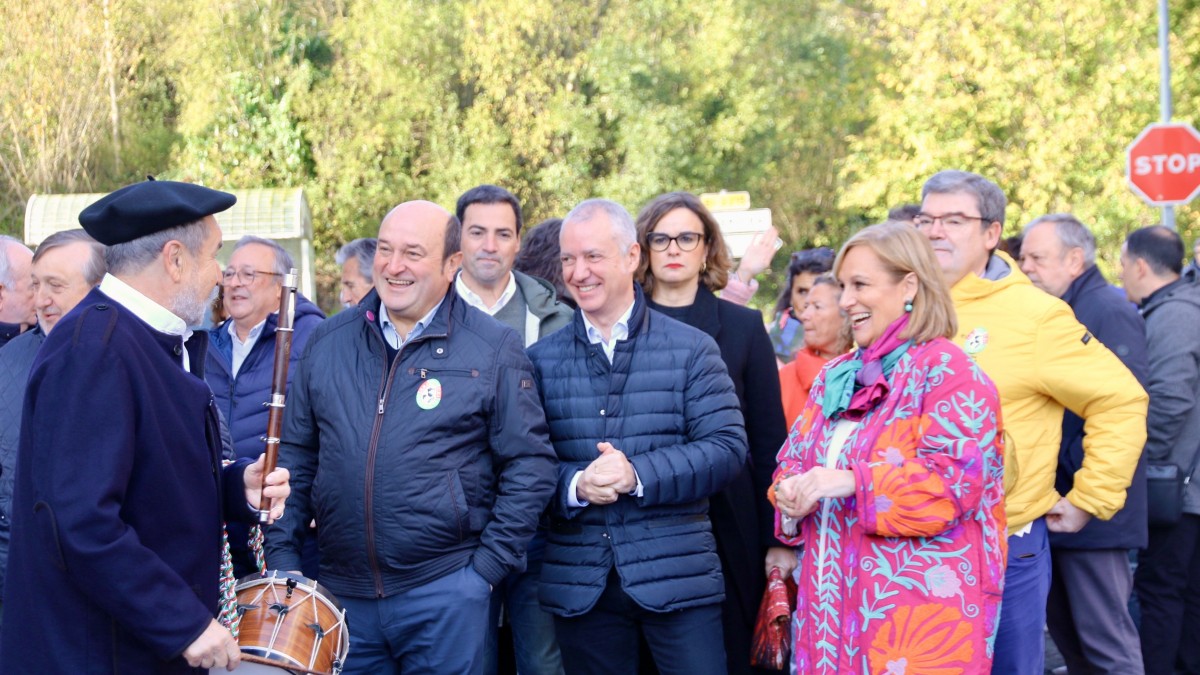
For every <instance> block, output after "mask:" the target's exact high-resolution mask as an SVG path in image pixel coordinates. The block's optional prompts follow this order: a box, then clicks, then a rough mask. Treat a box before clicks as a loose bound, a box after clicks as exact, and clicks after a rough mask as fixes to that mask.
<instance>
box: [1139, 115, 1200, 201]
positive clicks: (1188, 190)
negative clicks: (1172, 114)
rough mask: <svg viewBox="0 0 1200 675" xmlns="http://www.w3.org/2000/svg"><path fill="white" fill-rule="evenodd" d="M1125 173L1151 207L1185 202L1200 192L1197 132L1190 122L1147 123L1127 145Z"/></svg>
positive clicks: (1199, 150)
mask: <svg viewBox="0 0 1200 675" xmlns="http://www.w3.org/2000/svg"><path fill="white" fill-rule="evenodd" d="M1125 175H1126V176H1127V177H1128V178H1129V185H1130V186H1131V187H1133V191H1134V192H1136V193H1138V194H1139V195H1141V197H1142V199H1145V200H1146V202H1147V203H1149V204H1150V205H1151V206H1170V205H1172V204H1186V203H1188V202H1189V201H1191V200H1192V197H1195V196H1196V193H1197V192H1200V134H1197V133H1196V130H1195V129H1193V128H1192V125H1190V124H1151V125H1150V126H1148V127H1146V128H1145V129H1142V133H1140V134H1138V137H1137V138H1135V139H1133V142H1132V143H1130V144H1129V150H1128V156H1127V159H1126V163H1125Z"/></svg>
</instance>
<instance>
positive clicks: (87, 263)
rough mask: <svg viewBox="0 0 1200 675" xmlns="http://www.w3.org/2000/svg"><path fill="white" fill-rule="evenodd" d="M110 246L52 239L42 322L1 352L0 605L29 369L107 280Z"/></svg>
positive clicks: (43, 250)
mask: <svg viewBox="0 0 1200 675" xmlns="http://www.w3.org/2000/svg"><path fill="white" fill-rule="evenodd" d="M104 270H105V267H104V247H103V246H101V245H100V244H99V242H97V241H96V240H95V239H92V238H91V237H89V236H88V234H87V233H86V232H84V231H83V230H66V231H64V232H56V233H54V234H52V235H50V236H49V237H46V239H45V241H43V242H42V244H41V246H38V250H37V253H35V254H34V256H33V265H32V283H31V288H32V289H33V297H34V306H35V307H36V311H37V317H38V323H37V325H36V326H34V327H33V328H32V329H31V330H27V331H25V332H24V333H22V334H20V335H18V336H17V337H16V338H14V339H13V340H12V341H10V342H9V343H8V344H7V345H4V347H2V348H0V602H2V600H3V590H4V588H3V587H4V570H5V568H6V567H7V564H8V542H9V535H10V530H11V527H12V519H11V518H10V516H9V514H10V513H12V492H13V478H14V473H15V469H16V460H17V442H18V440H19V439H20V436H21V409H22V405H23V403H24V400H25V383H26V381H27V380H28V378H29V369H30V368H31V367H32V366H33V359H34V357H35V356H37V351H38V348H39V347H41V346H42V342H44V341H45V339H46V334H47V333H49V332H50V331H51V329H53V328H54V326H55V324H57V323H58V320H59V319H61V318H62V317H63V315H65V314H66V313H67V312H70V311H71V309H72V308H74V307H75V305H77V304H79V301H80V300H82V299H83V297H84V296H85V295H87V294H88V291H90V290H91V289H92V288H93V287H95V286H96V285H97V284H99V283H100V279H101V277H103V276H104Z"/></svg>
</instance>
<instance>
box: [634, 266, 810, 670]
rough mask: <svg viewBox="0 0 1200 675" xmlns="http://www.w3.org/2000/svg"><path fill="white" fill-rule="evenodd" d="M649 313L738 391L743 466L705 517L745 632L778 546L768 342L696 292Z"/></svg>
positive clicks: (751, 317) (775, 401)
mask: <svg viewBox="0 0 1200 675" xmlns="http://www.w3.org/2000/svg"><path fill="white" fill-rule="evenodd" d="M649 305H650V307H652V308H653V309H656V310H658V311H661V312H663V313H664V314H667V315H668V316H671V317H672V318H675V319H678V320H680V321H683V322H684V323H686V324H688V325H689V326H693V327H695V328H699V329H700V330H702V331H704V332H705V333H707V334H708V335H709V336H711V337H712V338H713V339H714V340H716V341H717V347H719V348H720V350H721V360H723V361H724V362H725V367H726V368H727V369H728V370H729V378H730V379H731V380H733V387H734V390H736V391H737V396H738V403H739V404H740V405H741V408H742V417H743V418H744V419H745V422H746V438H747V440H748V441H749V450H750V451H749V459H748V462H747V466H746V468H745V469H744V470H743V471H742V473H741V474H740V475H739V476H738V477H737V479H735V480H734V481H733V483H731V484H730V486H729V487H727V488H725V489H724V490H722V491H721V492H719V493H717V494H715V495H713V496H712V497H711V498H710V499H709V512H708V515H709V517H710V518H711V519H712V524H713V534H715V535H716V537H717V552H718V553H719V554H720V556H721V566H722V569H723V570H724V572H725V592H726V594H728V595H729V596H730V599H731V600H734V601H736V602H737V603H738V604H739V606H740V608H741V610H742V611H741V616H742V617H743V618H744V619H747V618H748V620H749V621H748V624H747V627H748V628H751V629H752V628H753V622H754V618H755V616H756V615H757V613H758V605H759V602H760V601H761V600H762V593H763V589H764V588H765V586H766V574H765V572H764V568H763V564H764V557H765V555H766V549H767V547H769V546H783V544H781V543H779V542H778V541H777V540H776V539H775V509H774V507H772V506H771V503H770V502H769V501H767V490H768V488H770V486H771V476H772V474H773V473H774V472H775V456H776V455H777V454H778V453H779V448H780V447H781V446H782V445H783V442H784V440H786V439H787V422H786V421H785V420H784V416H783V400H782V397H781V395H780V389H779V368H778V366H776V365H775V356H774V351H773V348H772V347H771V338H770V337H769V336H768V335H767V330H766V327H765V326H764V325H763V320H762V315H761V314H759V313H758V312H756V311H754V310H752V309H747V308H746V307H742V306H740V305H735V304H734V303H732V302H729V301H727V300H721V299H719V298H717V296H715V295H713V293H712V291H710V290H708V288H707V287H705V286H704V285H703V284H702V285H701V286H700V288H699V289H698V290H697V292H696V300H695V301H694V302H693V303H692V304H691V305H689V306H688V307H662V306H659V305H657V304H655V303H654V302H653V301H651V302H649ZM726 619H727V620H728V619H729V617H728V616H726ZM748 660H749V657H747V662H748Z"/></svg>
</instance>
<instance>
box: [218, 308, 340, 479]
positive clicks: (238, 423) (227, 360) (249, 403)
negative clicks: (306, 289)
mask: <svg viewBox="0 0 1200 675" xmlns="http://www.w3.org/2000/svg"><path fill="white" fill-rule="evenodd" d="M324 319H325V315H324V314H323V313H321V310H320V309H318V308H317V306H316V305H314V304H313V303H312V302H310V301H309V300H308V298H305V297H304V296H303V295H299V294H297V295H296V315H295V320H294V321H293V323H292V328H293V329H294V331H295V332H293V333H292V354H291V358H290V359H289V360H288V381H289V382H291V380H292V377H293V375H295V371H296V362H297V361H299V360H300V354H301V353H303V352H304V345H305V344H307V343H308V336H309V335H310V334H311V333H312V330H313V329H314V328H316V327H317V325H318V324H320V323H321V321H323V320H324ZM230 321H233V319H229V320H228V321H226V322H225V323H223V324H221V325H220V326H217V327H216V328H213V329H212V330H210V331H209V332H208V333H209V348H208V357H207V358H208V360H207V362H206V363H205V364H204V379H205V380H207V381H208V386H210V387H212V390H213V395H214V396H215V397H216V402H217V407H218V408H219V409H220V410H221V413H222V414H224V415H225V419H226V421H228V422H229V433H230V435H231V436H232V437H233V449H234V452H235V453H237V456H238V457H250V458H256V457H258V455H259V454H260V453H261V452H262V451H263V448H264V444H263V441H262V437H263V436H264V435H266V433H267V414H268V412H269V410H268V408H267V407H266V406H264V405H263V404H264V403H266V402H267V401H269V400H271V379H272V376H273V374H274V369H275V329H276V328H277V327H278V324H279V314H278V313H277V312H276V313H273V314H271V315H270V316H268V317H267V322H266V324H265V325H264V326H263V330H262V334H261V335H259V336H258V341H257V342H255V343H254V346H253V347H251V348H250V353H249V354H247V355H246V360H245V361H243V362H242V367H241V368H240V369H239V370H238V374H237V377H236V378H235V377H233V337H232V336H230V335H229V322H230Z"/></svg>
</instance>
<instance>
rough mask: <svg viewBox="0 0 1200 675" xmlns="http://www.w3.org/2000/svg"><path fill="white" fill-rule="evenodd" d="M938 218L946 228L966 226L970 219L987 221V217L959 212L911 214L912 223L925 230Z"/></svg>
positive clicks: (955, 228) (954, 228)
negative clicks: (939, 214)
mask: <svg viewBox="0 0 1200 675" xmlns="http://www.w3.org/2000/svg"><path fill="white" fill-rule="evenodd" d="M939 220H940V221H942V227H944V228H946V229H948V230H957V229H959V228H962V227H966V226H967V224H968V223H970V221H972V220H978V221H979V222H981V223H986V222H988V219H987V218H983V217H980V216H967V215H963V214H961V213H947V214H946V215H944V216H931V215H929V214H928V213H918V214H917V215H915V216H913V225H916V226H917V228H918V229H921V230H925V229H928V228H930V227H933V224H934V223H936V222H937V221H939Z"/></svg>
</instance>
